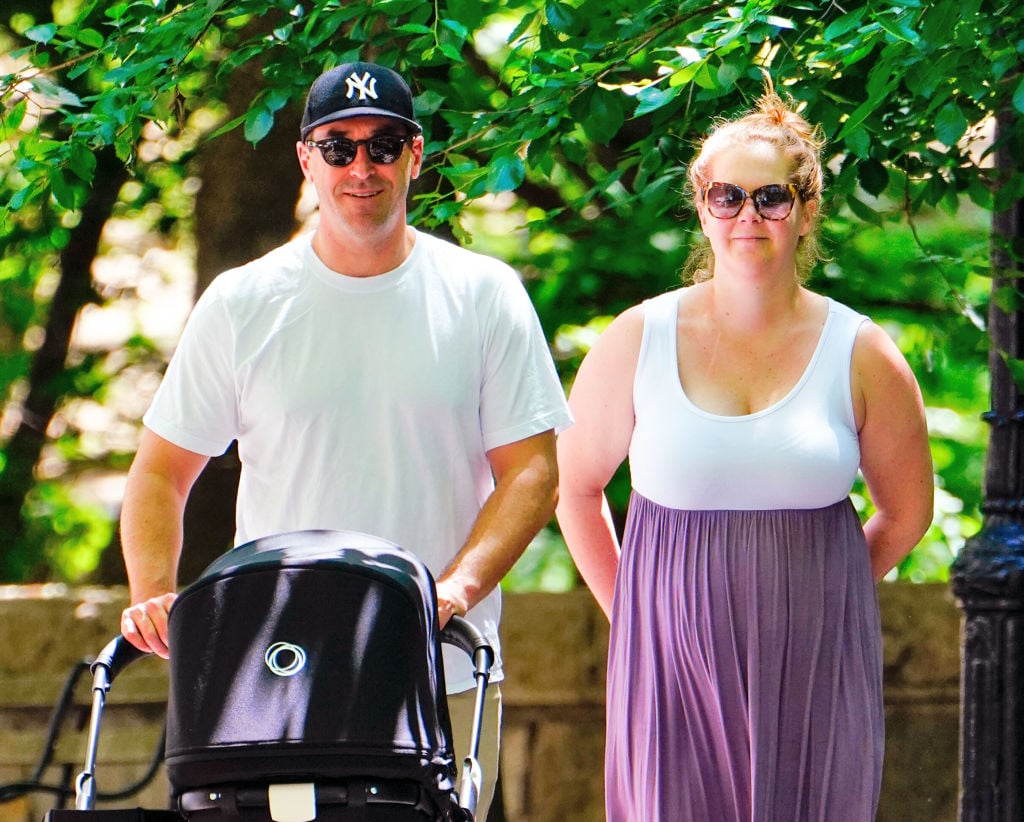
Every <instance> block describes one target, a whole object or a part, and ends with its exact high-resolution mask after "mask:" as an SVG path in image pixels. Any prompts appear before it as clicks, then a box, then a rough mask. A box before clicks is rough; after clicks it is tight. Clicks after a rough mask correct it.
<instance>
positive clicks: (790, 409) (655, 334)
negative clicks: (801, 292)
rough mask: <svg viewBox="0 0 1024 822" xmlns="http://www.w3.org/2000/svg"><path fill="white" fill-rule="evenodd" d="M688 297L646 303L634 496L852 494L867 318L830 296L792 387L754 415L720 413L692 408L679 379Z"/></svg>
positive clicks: (731, 499)
mask: <svg viewBox="0 0 1024 822" xmlns="http://www.w3.org/2000/svg"><path fill="white" fill-rule="evenodd" d="M681 293H682V291H681V289H676V290H675V291H671V292H669V293H667V294H662V295H661V296H659V297H655V298H652V299H650V300H647V301H645V303H644V331H643V341H642V343H641V347H640V357H639V361H638V362H637V371H636V380H635V382H634V384H633V408H634V412H635V415H636V423H635V428H634V431H633V438H632V441H631V442H630V448H629V465H630V473H631V477H632V484H633V488H634V490H636V492H637V493H639V494H641V495H643V496H644V497H646V498H647V499H649V500H652V501H653V502H656V503H658V504H659V505H663V506H665V507H668V508H676V509H683V510H747V511H752V510H769V509H794V508H796V509H801V508H802V509H809V508H824V507H826V506H829V505H832V504H833V503H836V502H838V501H839V500H841V499H843V498H845V497H846V496H847V495H848V494H849V493H850V489H851V488H852V486H853V482H854V479H855V478H856V475H857V470H858V467H859V465H860V444H859V442H858V439H857V427H856V423H855V421H854V414H853V398H852V394H851V390H850V363H851V358H852V355H853V343H854V339H855V338H856V336H857V331H858V329H859V328H860V325H861V323H863V322H864V321H865V320H866V319H867V318H866V317H865V316H863V315H862V314H858V313H856V312H855V311H853V310H851V309H850V308H847V307H846V306H844V305H841V304H840V303H837V302H835V301H833V300H829V309H828V318H827V319H826V321H825V327H824V328H823V330H822V332H821V337H820V339H819V340H818V344H817V347H816V348H815V351H814V354H813V356H812V357H811V361H810V363H809V364H808V366H807V369H806V370H805V371H804V373H803V375H802V376H801V377H800V380H799V382H797V384H796V385H795V386H794V387H793V389H792V390H791V391H790V392H789V393H788V394H787V395H786V396H785V397H783V398H782V399H781V400H779V401H778V402H777V403H775V404H774V405H772V406H771V407H769V408H765V409H764V410H762V411H758V412H757V413H754V414H746V415H743V416H720V415H717V414H710V413H708V412H706V411H702V410H701V409H700V408H698V407H697V406H696V405H694V404H693V403H692V402H691V401H690V399H689V398H688V397H687V396H686V393H685V392H684V391H683V387H682V384H681V383H680V381H679V368H678V358H677V353H676V352H677V348H676V328H677V311H678V306H679V297H680V294H681Z"/></svg>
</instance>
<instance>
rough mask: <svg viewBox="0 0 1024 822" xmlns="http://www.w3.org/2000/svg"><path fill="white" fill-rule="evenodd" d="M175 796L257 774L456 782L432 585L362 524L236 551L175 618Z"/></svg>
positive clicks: (171, 724)
mask: <svg viewBox="0 0 1024 822" xmlns="http://www.w3.org/2000/svg"><path fill="white" fill-rule="evenodd" d="M169 631H170V648H171V663H170V694H169V700H168V713H167V747H166V764H167V773H168V778H169V781H170V783H171V788H172V792H173V793H174V795H176V796H180V795H181V794H182V793H183V792H185V791H188V790H192V789H194V788H201V787H204V786H210V785H217V784H224V783H244V782H247V781H249V782H251V781H254V780H262V781H267V780H268V779H269V780H278V781H280V782H301V781H303V779H306V778H309V777H315V778H316V779H317V780H324V779H330V778H332V777H337V778H345V777H348V776H351V775H353V774H355V775H360V776H367V777H380V778H396V779H415V780H417V781H419V782H420V783H421V784H425V785H432V786H433V787H434V789H435V790H437V791H438V792H439V794H441V793H444V792H445V791H450V790H451V789H452V782H453V780H454V774H455V771H454V765H453V755H452V746H451V726H450V720H449V717H448V708H447V701H446V698H445V694H444V672H443V670H442V663H441V653H440V640H439V637H438V630H437V612H436V605H435V593H434V583H433V580H432V579H431V577H430V574H429V573H428V572H427V570H426V568H425V567H424V566H423V564H422V563H421V562H420V561H419V560H418V559H417V558H416V557H415V556H413V555H412V554H410V553H408V552H407V551H404V550H403V549H401V548H399V547H398V546H396V545H393V544H391V543H389V542H386V541H385V540H381V539H379V538H377V537H372V536H368V535H365V534H358V533H354V532H339V531H303V532H297V533H293V534H283V535H278V536H274V537H269V538H265V539H260V540H256V541H255V542H251V543H248V544H246V545H242V546H239V547H238V548H235V549H233V550H231V551H229V552H228V553H226V554H224V555H223V556H222V557H220V558H219V559H218V560H216V561H215V562H214V563H213V564H211V565H210V566H209V567H208V568H207V569H206V571H204V572H203V574H202V575H201V576H200V577H199V579H198V580H196V582H195V583H193V584H192V585H191V586H189V587H188V588H186V589H185V590H184V591H183V592H182V593H181V595H180V596H179V597H178V599H177V600H176V602H175V603H174V606H173V607H172V609H171V614H170V628H169Z"/></svg>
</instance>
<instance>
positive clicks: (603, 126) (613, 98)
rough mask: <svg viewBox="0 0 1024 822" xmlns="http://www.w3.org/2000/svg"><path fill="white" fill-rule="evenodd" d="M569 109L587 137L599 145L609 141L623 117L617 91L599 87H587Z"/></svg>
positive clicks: (620, 124)
mask: <svg viewBox="0 0 1024 822" xmlns="http://www.w3.org/2000/svg"><path fill="white" fill-rule="evenodd" d="M570 110H571V111H572V113H573V116H574V117H575V118H576V119H577V120H578V121H579V123H580V125H581V126H582V127H583V131H584V132H586V135H587V137H589V138H590V139H591V140H593V141H594V142H595V143H599V144H601V145H606V144H608V143H609V142H611V139H612V138H613V137H614V136H615V135H616V134H617V133H618V131H619V129H620V128H622V122H623V120H624V119H625V116H624V114H623V110H622V104H621V103H620V102H619V95H618V93H617V92H614V91H607V90H605V89H603V88H600V87H594V88H590V89H587V91H586V92H585V93H584V94H582V95H580V97H578V98H577V99H576V100H575V101H574V102H573V105H572V106H571V108H570Z"/></svg>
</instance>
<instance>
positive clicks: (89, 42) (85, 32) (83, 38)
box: [75, 29, 104, 49]
mask: <svg viewBox="0 0 1024 822" xmlns="http://www.w3.org/2000/svg"><path fill="white" fill-rule="evenodd" d="M75 39H76V40H78V42H79V43H81V44H82V45H83V46H86V47H87V48H91V49H101V48H103V43H104V40H103V35H102V34H100V33H99V32H98V31H96V29H79V30H78V34H77V35H75Z"/></svg>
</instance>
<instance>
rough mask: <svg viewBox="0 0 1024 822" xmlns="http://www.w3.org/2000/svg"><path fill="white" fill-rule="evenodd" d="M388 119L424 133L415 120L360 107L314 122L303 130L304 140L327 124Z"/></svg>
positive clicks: (336, 112) (328, 115)
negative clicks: (375, 118) (355, 119)
mask: <svg viewBox="0 0 1024 822" xmlns="http://www.w3.org/2000/svg"><path fill="white" fill-rule="evenodd" d="M368 116H370V117H388V118H390V119H392V120H399V121H400V122H403V123H405V124H406V125H407V126H409V127H410V128H412V129H414V130H415V131H416V133H417V134H419V133H420V132H421V131H423V127H422V126H421V125H420V124H419V123H417V122H416V121H415V120H410V119H409V118H408V117H403V116H402V115H401V114H395V112H393V111H388V110H387V109H383V108H372V107H370V106H360V107H358V108H343V109H341V111H335V112H334V113H332V114H326V115H324V116H323V117H321V118H319V119H317V120H314V121H313V122H312V123H310V124H309V125H307V126H304V127H303V129H302V139H303V140H305V139H306V135H308V134H309V132H311V131H312V130H313V129H315V128H316V127H317V126H322V125H326V124H327V123H336V122H338V121H339V120H348V119H350V118H352V117H368Z"/></svg>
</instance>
